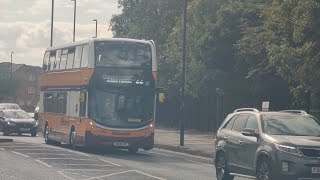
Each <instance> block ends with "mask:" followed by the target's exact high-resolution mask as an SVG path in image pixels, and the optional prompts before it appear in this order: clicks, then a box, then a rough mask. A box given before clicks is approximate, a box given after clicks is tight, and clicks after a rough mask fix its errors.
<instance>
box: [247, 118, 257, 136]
mask: <svg viewBox="0 0 320 180" xmlns="http://www.w3.org/2000/svg"><path fill="white" fill-rule="evenodd" d="M246 128H250V129H254V130H255V131H256V132H259V128H258V120H257V117H256V116H254V115H251V116H249V118H248V121H247V125H246Z"/></svg>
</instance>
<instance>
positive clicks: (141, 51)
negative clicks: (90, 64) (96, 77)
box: [95, 41, 152, 67]
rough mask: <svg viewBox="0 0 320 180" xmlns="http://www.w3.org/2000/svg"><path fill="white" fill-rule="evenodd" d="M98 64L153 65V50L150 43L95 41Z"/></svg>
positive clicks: (121, 65)
mask: <svg viewBox="0 0 320 180" xmlns="http://www.w3.org/2000/svg"><path fill="white" fill-rule="evenodd" d="M95 60H96V61H95V62H96V66H104V67H151V63H152V52H151V47H150V45H149V44H145V43H139V42H118V41H114V42H112V41H111V42H110V41H109V42H106V41H98V42H95Z"/></svg>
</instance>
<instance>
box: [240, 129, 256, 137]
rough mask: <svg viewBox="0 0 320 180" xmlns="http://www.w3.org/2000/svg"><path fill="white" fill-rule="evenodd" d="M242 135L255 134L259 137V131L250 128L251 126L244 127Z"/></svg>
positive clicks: (254, 135)
mask: <svg viewBox="0 0 320 180" xmlns="http://www.w3.org/2000/svg"><path fill="white" fill-rule="evenodd" d="M241 133H242V135H244V136H253V137H258V133H256V131H255V130H254V129H250V128H247V129H243V130H242V131H241Z"/></svg>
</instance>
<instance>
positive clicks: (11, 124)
mask: <svg viewBox="0 0 320 180" xmlns="http://www.w3.org/2000/svg"><path fill="white" fill-rule="evenodd" d="M7 124H8V125H10V126H13V125H16V123H15V122H13V121H7Z"/></svg>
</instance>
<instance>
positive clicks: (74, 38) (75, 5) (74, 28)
mask: <svg viewBox="0 0 320 180" xmlns="http://www.w3.org/2000/svg"><path fill="white" fill-rule="evenodd" d="M71 1H74V11H73V42H75V40H76V13H77V0H71Z"/></svg>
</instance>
